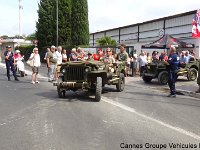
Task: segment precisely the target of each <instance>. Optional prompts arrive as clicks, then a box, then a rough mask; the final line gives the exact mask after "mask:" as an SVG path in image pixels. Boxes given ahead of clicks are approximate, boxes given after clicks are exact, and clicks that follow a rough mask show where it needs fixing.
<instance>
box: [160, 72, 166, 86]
mask: <svg viewBox="0 0 200 150" xmlns="http://www.w3.org/2000/svg"><path fill="white" fill-rule="evenodd" d="M167 82H168V72H167V71H162V72H160V73H159V75H158V83H159V84H162V85H165V84H167Z"/></svg>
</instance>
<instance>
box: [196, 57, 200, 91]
mask: <svg viewBox="0 0 200 150" xmlns="http://www.w3.org/2000/svg"><path fill="white" fill-rule="evenodd" d="M197 84H198V86H199V87H198V90H197V91H196V93H200V60H199V69H198V78H197Z"/></svg>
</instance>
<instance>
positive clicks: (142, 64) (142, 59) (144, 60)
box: [138, 52, 147, 76]
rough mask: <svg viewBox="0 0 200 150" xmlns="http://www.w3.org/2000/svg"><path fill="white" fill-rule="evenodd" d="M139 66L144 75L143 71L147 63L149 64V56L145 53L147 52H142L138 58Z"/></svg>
mask: <svg viewBox="0 0 200 150" xmlns="http://www.w3.org/2000/svg"><path fill="white" fill-rule="evenodd" d="M138 62H139V67H140V76H142V73H143V71H144V69H145V65H146V64H147V56H146V55H145V52H142V53H141V55H140V56H139V58H138Z"/></svg>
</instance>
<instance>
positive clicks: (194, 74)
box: [187, 68, 198, 81]
mask: <svg viewBox="0 0 200 150" xmlns="http://www.w3.org/2000/svg"><path fill="white" fill-rule="evenodd" d="M197 73H198V71H197V70H196V69H195V68H190V69H189V71H188V74H187V79H188V80H189V81H194V80H196V78H197Z"/></svg>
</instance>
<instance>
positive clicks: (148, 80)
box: [142, 71, 153, 83]
mask: <svg viewBox="0 0 200 150" xmlns="http://www.w3.org/2000/svg"><path fill="white" fill-rule="evenodd" d="M142 79H143V81H144V82H146V83H148V82H151V80H152V79H153V78H152V77H149V76H145V71H144V72H143V73H142Z"/></svg>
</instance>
